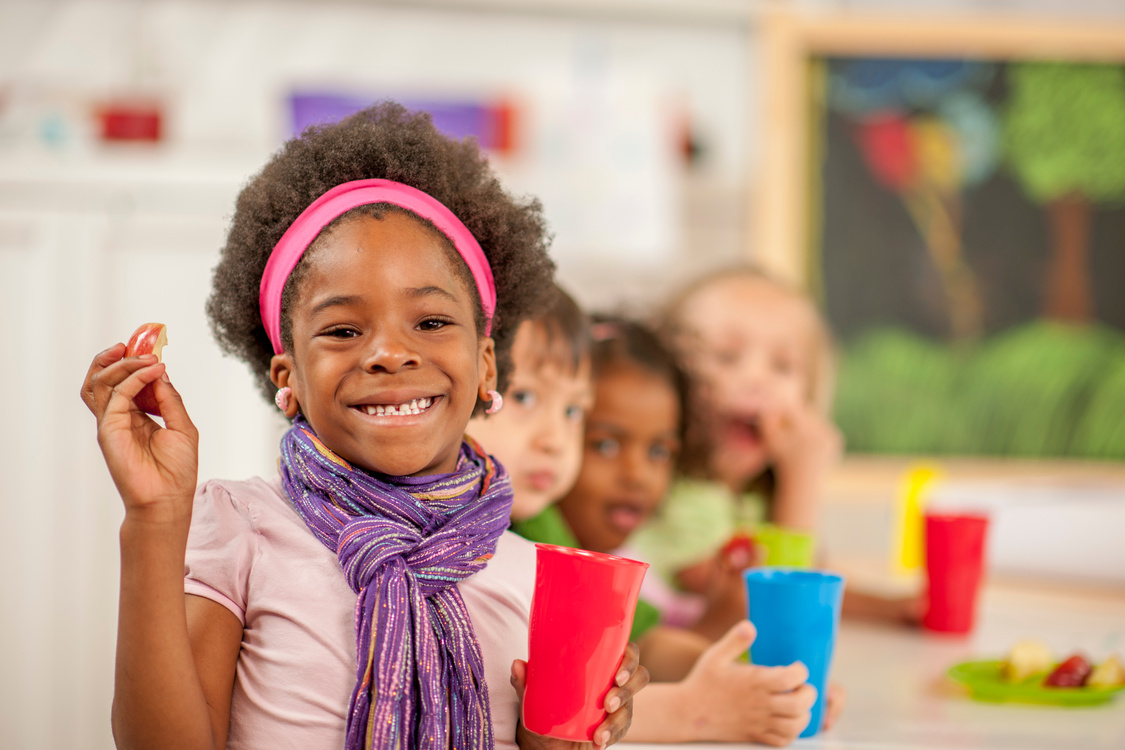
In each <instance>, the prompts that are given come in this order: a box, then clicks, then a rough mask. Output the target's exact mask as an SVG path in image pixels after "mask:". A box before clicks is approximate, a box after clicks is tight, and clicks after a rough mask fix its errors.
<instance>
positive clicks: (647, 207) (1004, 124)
mask: <svg viewBox="0 0 1125 750" xmlns="http://www.w3.org/2000/svg"><path fill="white" fill-rule="evenodd" d="M907 6H909V7H907ZM904 29H905V30H906V31H904ZM919 29H921V30H923V31H919ZM1056 42H1057V44H1056ZM1044 58H1046V59H1048V60H1049V61H1050V62H1051V63H1052V64H1055V67H1053V68H1052V67H1048V68H1047V69H1045V70H1044V69H1043V68H1042V66H1039V67H1036V65H1035V63H1036V62H1037V61H1040V60H1042V59H1044ZM1123 62H1125V5H1122V4H1121V3H1120V2H1119V0H1085V1H1084V2H1082V3H1074V2H1069V1H1068V0H924V1H919V2H913V3H909V4H906V3H900V2H893V0H883V1H882V2H879V1H875V0H870V1H847V0H835V1H833V0H804V1H802V0H792V1H791V2H765V1H761V2H755V1H754V0H416V1H415V2H406V1H400V2H379V1H378V0H334V1H330V2H313V1H312V0H305V1H301V0H285V1H282V0H277V1H275V2H266V1H264V0H26V1H21V0H0V321H2V325H0V351H3V352H4V353H5V354H6V355H7V357H8V359H7V364H6V365H5V366H4V367H3V368H0V386H2V388H3V392H5V393H8V394H9V397H8V401H7V403H6V408H5V412H4V416H5V419H4V427H5V429H3V431H2V435H0V461H2V464H0V467H2V468H0V500H2V503H3V505H2V507H3V510H4V514H5V521H6V522H5V523H4V524H3V525H2V530H0V566H2V567H0V569H2V570H3V575H0V601H2V602H3V622H2V629H0V643H2V644H3V645H2V646H0V733H2V734H3V736H4V740H3V744H4V746H5V747H13V748H27V749H29V750H30V749H38V748H62V747H77V748H108V747H112V739H111V737H110V734H109V728H108V715H109V701H110V696H111V691H112V664H113V648H114V647H113V644H114V629H115V618H116V612H115V609H116V587H117V571H118V565H117V540H116V531H117V528H118V525H119V524H120V520H121V510H120V501H119V500H118V499H117V497H116V494H115V492H114V490H113V487H112V484H111V483H110V481H109V478H108V475H107V473H106V471H105V469H104V465H103V464H102V461H101V456H100V453H99V452H98V450H97V445H96V442H95V439H94V425H93V420H92V418H90V416H89V415H88V414H87V413H86V412H85V409H84V407H83V406H82V404H81V402H80V401H79V398H78V388H79V385H80V384H81V381H82V377H83V375H84V373H85V370H86V367H87V366H88V364H89V361H90V359H91V358H92V356H93V354H94V353H95V352H97V351H99V350H101V349H103V348H105V347H106V346H109V345H110V344H112V343H113V342H115V341H119V340H123V339H124V338H125V337H127V336H128V335H129V333H130V332H131V331H132V330H133V329H134V328H135V327H136V326H137V325H138V324H139V323H141V322H144V321H148V320H155V321H160V322H163V323H166V324H167V325H168V327H169V339H170V344H169V347H168V349H167V350H166V352H165V360H166V361H167V362H168V365H169V368H170V371H171V373H172V375H173V377H174V378H175V381H176V383H177V386H178V387H179V388H180V390H181V392H182V393H183V394H184V397H185V400H186V401H187V403H188V405H189V408H190V409H191V412H192V415H193V417H194V418H195V420H196V422H197V424H198V425H199V427H200V430H201V434H202V439H201V446H200V450H201V461H200V474H201V476H202V477H210V476H223V477H232V478H241V477H245V476H249V475H253V474H268V473H271V472H272V471H274V466H275V460H276V444H277V443H276V439H277V436H278V435H279V434H280V432H281V430H282V428H283V425H282V423H281V420H280V418H279V417H278V416H277V415H276V412H274V410H273V409H272V408H271V407H269V406H268V405H267V404H265V403H264V402H263V401H262V400H261V398H260V396H258V395H257V393H256V392H255V391H254V389H253V388H252V386H251V382H250V378H249V375H248V373H247V372H245V371H244V368H243V367H242V366H241V365H240V364H238V363H235V362H231V361H228V360H225V359H223V358H222V357H221V356H220V355H219V353H218V351H217V349H216V347H215V346H214V344H213V343H212V342H211V339H210V333H209V331H208V329H207V325H206V321H205V319H204V317H203V312H202V310H203V303H204V300H205V298H206V296H207V294H208V286H209V279H210V269H211V267H212V266H213V264H214V262H215V260H216V257H217V251H218V248H219V247H220V246H221V245H222V243H223V238H224V233H225V230H226V227H227V225H228V222H229V220H230V216H231V212H232V209H233V204H234V199H235V197H236V195H237V193H238V191H239V189H240V188H241V186H242V185H244V184H245V182H246V181H247V180H248V178H249V177H250V176H251V175H253V174H254V173H255V172H256V171H257V170H258V169H259V168H260V167H261V165H262V164H263V163H264V161H265V160H266V159H267V158H268V156H269V155H270V154H271V153H272V152H273V151H275V150H276V149H277V148H278V147H279V146H280V144H281V143H282V142H283V141H284V140H285V139H287V138H289V137H291V136H292V135H294V134H295V133H297V132H299V131H300V129H301V128H302V127H304V126H306V125H308V124H310V123H313V122H320V121H325V120H328V119H334V118H337V117H340V116H342V115H344V114H347V113H348V112H351V111H354V110H355V109H358V108H359V107H361V106H364V105H365V104H366V103H369V102H371V101H374V100H379V99H384V98H393V99H397V100H400V101H403V102H404V103H406V104H407V105H408V106H411V107H414V108H418V109H425V110H427V111H430V112H431V113H433V115H434V118H435V122H436V123H437V124H438V126H439V127H441V128H442V129H443V130H445V131H446V132H447V133H449V134H451V135H455V136H464V135H471V136H475V137H476V138H478V140H479V141H480V142H481V144H482V145H483V146H485V147H486V149H487V150H488V151H489V153H490V156H491V158H492V161H493V164H494V165H495V167H496V169H497V171H498V172H499V173H500V174H501V176H502V179H503V181H504V182H505V184H506V185H507V186H508V187H509V188H510V189H511V190H512V191H513V192H515V193H520V194H532V195H536V196H538V197H539V198H540V199H541V200H542V201H543V204H544V208H545V212H546V216H547V218H548V221H549V223H550V225H551V227H552V230H553V232H554V234H555V241H554V245H553V247H554V255H555V258H556V261H557V262H558V265H559V271H560V278H561V280H562V282H563V283H564V284H565V285H566V286H567V287H568V288H569V289H570V290H571V291H572V292H574V294H575V296H576V297H577V298H578V299H579V300H580V301H581V302H582V303H584V304H585V305H587V306H588V307H590V308H593V309H599V308H600V309H605V308H620V307H625V308H626V309H628V310H631V311H635V312H640V313H644V312H646V311H648V310H650V309H652V308H653V307H654V306H656V305H658V304H659V303H660V302H661V300H662V299H663V298H664V296H665V295H666V294H667V292H668V291H669V290H671V289H673V288H676V287H678V286H679V285H680V284H682V283H684V282H685V281H686V280H688V279H690V278H692V277H694V276H696V275H698V274H700V273H702V272H704V271H706V270H708V269H710V268H714V267H718V266H722V265H727V264H730V263H733V262H736V261H742V260H751V261H754V262H757V263H759V264H761V265H763V266H765V267H766V268H768V269H769V270H770V271H772V272H773V273H775V274H777V275H778V276H781V277H783V278H786V279H789V280H791V281H793V282H796V283H798V284H801V285H802V286H805V287H807V288H808V289H810V291H812V293H813V294H814V295H816V297H817V299H818V300H819V301H820V302H821V303H822V305H823V308H824V310H825V312H826V315H827V317H828V319H829V322H830V324H831V325H832V327H833V329H834V330H835V332H836V333H837V335H838V337H839V339H840V346H841V367H840V382H839V396H838V399H837V405H836V418H837V420H838V421H839V423H840V425H841V428H842V429H843V431H844V433H845V435H846V437H847V439H848V444H849V446H850V453H849V458H848V461H847V462H846V465H845V468H844V470H843V471H842V473H841V476H840V477H839V479H838V481H837V483H836V485H835V493H836V494H835V495H834V497H835V498H836V504H835V505H834V506H832V508H831V512H830V513H829V514H828V521H829V523H830V525H831V529H826V535H827V536H828V537H829V539H830V542H832V543H833V544H835V545H836V548H837V549H840V548H843V549H844V550H845V551H853V552H855V553H856V554H860V555H862V554H868V555H869V556H872V557H875V558H878V557H880V556H881V555H884V552H885V549H886V547H887V545H888V538H889V537H890V535H891V530H890V526H891V523H892V521H891V520H890V519H891V518H892V514H891V512H890V510H889V508H891V506H892V504H893V502H894V495H895V493H896V492H897V484H896V482H897V481H898V478H899V477H900V476H901V474H902V472H904V471H907V470H909V468H910V467H911V466H912V465H913V462H915V461H917V460H919V459H921V458H925V459H927V460H931V461H933V460H937V461H942V462H944V463H943V465H948V466H951V467H954V470H953V471H952V474H954V475H956V476H960V477H964V478H966V480H972V481H973V482H979V481H994V482H1007V481H1008V480H1009V478H1010V477H1012V476H1016V475H1018V477H1019V478H1020V481H1027V479H1026V477H1028V476H1032V477H1034V476H1038V474H1037V472H1047V473H1049V474H1050V475H1051V476H1052V477H1055V478H1056V481H1055V485H1052V486H1056V487H1058V488H1059V489H1058V492H1055V493H1054V494H1051V492H1050V491H1046V492H1047V494H1046V495H1045V496H1044V497H1040V498H1039V499H1038V500H1037V506H1036V507H1037V508H1039V512H1040V516H1042V512H1041V511H1042V509H1043V508H1044V507H1053V506H1051V503H1052V502H1054V501H1057V500H1058V497H1059V495H1061V494H1066V493H1070V495H1072V496H1073V494H1074V491H1073V487H1074V486H1075V483H1076V482H1077V483H1079V484H1081V483H1086V484H1090V483H1093V484H1096V492H1092V494H1090V495H1089V498H1088V499H1089V502H1088V503H1086V504H1085V505H1082V508H1081V512H1082V513H1083V514H1084V515H1082V517H1081V519H1079V520H1077V521H1075V520H1073V519H1070V520H1069V521H1066V522H1064V523H1063V524H1062V525H1063V526H1066V525H1067V524H1068V523H1069V524H1070V526H1072V527H1073V528H1076V529H1079V531H1076V532H1075V533H1074V534H1073V535H1072V536H1071V537H1069V539H1070V543H1071V544H1072V546H1071V548H1069V549H1072V550H1073V549H1074V548H1082V549H1084V550H1085V554H1086V555H1087V557H1088V558H1089V559H1094V558H1096V559H1098V560H1100V561H1101V562H1100V563H1097V564H1095V563H1090V562H1088V560H1087V558H1083V559H1082V560H1080V561H1079V564H1077V565H1071V566H1070V568H1069V569H1067V570H1061V569H1060V568H1059V567H1058V566H1057V565H1055V567H1054V568H1052V567H1051V566H1052V565H1054V563H1053V562H1052V561H1051V560H1050V559H1048V560H1047V562H1046V563H1044V562H1043V555H1041V554H1032V553H1029V550H1032V551H1034V550H1036V549H1037V548H1038V551H1040V552H1041V551H1042V547H1041V542H1040V540H1041V539H1042V537H1040V536H1035V534H1042V533H1054V534H1056V535H1058V534H1059V533H1060V532H1059V531H1058V529H1059V528H1060V521H1059V518H1060V516H1058V515H1052V514H1051V513H1054V511H1052V512H1051V513H1048V514H1047V516H1046V517H1045V518H1044V517H1040V516H1037V517H1036V519H1034V520H1031V521H1026V520H1025V521H1024V522H1021V523H1024V524H1025V525H1024V526H1018V527H1013V526H1010V525H1009V526H1005V527H1003V528H1012V529H1015V531H1013V532H1012V533H1008V535H1007V536H1006V537H1003V536H1002V537H1001V538H1002V539H1009V541H1008V542H1005V544H1007V545H1008V547H1007V548H1005V547H1004V544H1000V545H998V548H999V549H1001V550H1004V549H1008V557H1007V558H1005V559H1006V560H1008V562H1009V567H1010V568H1012V569H1018V568H1019V567H1020V564H1022V565H1024V569H1025V570H1028V569H1032V570H1042V569H1046V570H1047V571H1048V572H1052V571H1053V572H1060V570H1061V572H1063V573H1067V574H1069V575H1072V576H1077V577H1082V576H1085V577H1086V578H1088V579H1097V580H1100V581H1101V582H1102V583H1105V582H1107V581H1108V585H1109V586H1110V588H1108V589H1107V591H1108V592H1110V593H1109V595H1113V596H1121V595H1122V588H1121V587H1122V586H1123V585H1125V559H1123V558H1122V557H1121V554H1122V553H1121V551H1120V550H1119V549H1117V550H1114V549H1111V548H1113V547H1115V546H1117V547H1119V546H1120V545H1115V542H1114V540H1112V537H1111V536H1110V535H1111V534H1112V530H1113V529H1118V530H1119V529H1121V528H1125V517H1123V516H1122V515H1121V514H1122V512H1123V509H1125V495H1123V493H1122V491H1121V489H1120V488H1121V486H1122V483H1123V482H1125V480H1123V479H1122V477H1123V476H1125V471H1123V470H1122V466H1121V462H1122V459H1125V333H1123V331H1125V302H1123V299H1125V297H1123V296H1122V295H1121V292H1120V290H1121V288H1122V286H1123V283H1125V210H1123V209H1122V205H1123V203H1125V173H1122V170H1125V70H1123V68H1122V63H1123ZM1037 75H1038V76H1039V78H1036V76H1037ZM1044 81H1045V82H1044ZM1052 87H1053V88H1052ZM1021 92H1023V93H1021ZM1059 92H1061V93H1059ZM1020 97H1023V98H1020ZM1018 102H1030V104H1019V106H1017V103H1018ZM1044 102H1046V104H1043V103H1044ZM1076 102H1077V103H1076ZM1036 103H1039V105H1040V109H1044V108H1045V112H1046V114H1044V112H1043V111H1038V110H1037V109H1036ZM1064 111H1065V112H1071V113H1072V114H1073V113H1074V112H1077V116H1076V117H1075V118H1074V119H1077V120H1078V121H1079V124H1082V123H1094V128H1093V131H1092V132H1090V131H1089V129H1086V130H1082V129H1081V128H1079V131H1073V132H1072V131H1067V130H1066V128H1067V127H1078V126H1072V125H1067V124H1065V123H1060V122H1058V118H1057V117H1056V114H1055V113H1058V112H1064ZM1043 121H1046V122H1047V123H1048V125H1047V126H1046V130H1047V131H1050V132H1049V133H1048V134H1047V135H1044V136H1040V135H1036V134H1037V133H1038V132H1039V131H1037V130H1036V127H1039V126H1038V125H1037V123H1041V122H1043ZM1027 123H1030V124H1027ZM1059 131H1061V135H1060V132H1059ZM1028 132H1030V133H1032V136H1027V135H1026V134H1027V133H1028ZM1075 133H1077V134H1075ZM1048 136H1051V137H1054V142H1059V143H1063V144H1064V145H1065V144H1069V145H1073V144H1075V143H1078V144H1079V146H1080V148H1078V151H1079V152H1081V153H1080V154H1079V155H1078V156H1076V155H1074V154H1073V153H1070V152H1065V151H1064V152H1062V153H1061V155H1058V156H1054V157H1052V158H1051V159H1048V160H1047V162H1048V163H1047V164H1046V165H1043V164H1039V163H1038V162H1035V159H1034V157H1035V155H1036V154H1042V153H1046V152H1050V153H1055V152H1053V151H1050V149H1051V146H1050V142H1051V138H1050V137H1048ZM1040 137H1042V138H1046V139H1047V140H1046V141H1039V140H1035V138H1040ZM1028 138H1031V140H1030V141H1028ZM1021 139H1023V140H1021ZM1044 144H1046V145H1044ZM1027 154H1030V156H1028V155H1027ZM1076 163H1077V166H1075V164H1076ZM1060 165H1062V166H1060ZM1107 165H1108V166H1107ZM1067 170H1070V171H1069V172H1068V171H1067ZM1060 174H1061V176H1060ZM1075 174H1078V175H1079V176H1075ZM1044 175H1046V176H1044ZM1087 177H1089V179H1086V178H1087ZM1060 222H1061V223H1060ZM1075 233H1077V234H1075ZM1060 278H1061V279H1063V281H1064V282H1065V283H1063V284H1062V285H1061V287H1059V284H1057V283H1055V284H1054V285H1053V286H1052V281H1051V280H1052V279H1053V280H1055V281H1056V282H1057V281H1058V280H1059V279H1060ZM966 456H970V457H971V458H965V457H966ZM958 467H959V468H958ZM1013 467H1014V468H1013ZM958 471H959V472H960V473H959V474H958ZM1059 477H1062V480H1059V479H1058V478H1059ZM1036 486H1037V487H1039V488H1042V487H1043V486H1044V484H1043V483H1039V484H1037V485H1036ZM998 494H1003V493H998ZM1008 494H1009V495H1011V494H1013V493H1012V492H1009V493H1008ZM1014 494H1015V495H1018V494H1019V492H1018V491H1017V492H1015V493H1014ZM998 502H999V501H998ZM1090 503H1093V505H1091V504H1090ZM1077 505H1080V504H1079V503H1071V506H1074V507H1077ZM1115 514H1116V515H1115ZM1110 521H1112V523H1111V522H1110ZM1075 524H1077V525H1076V526H1075ZM1115 524H1116V525H1115ZM833 529H834V530H835V531H833ZM1028 529H1031V531H1029V530H1028ZM841 530H846V531H841ZM853 531H854V532H855V533H852V532H853ZM833 534H835V536H836V537H839V539H838V541H837V540H835V537H833ZM1098 534H1101V535H1102V536H1097V535H1098ZM1011 539H1015V540H1016V542H1019V541H1020V540H1022V541H1023V544H1022V546H1020V545H1019V544H1016V542H1013V541H1010V540H1011ZM1092 539H1093V540H1094V541H1093V542H1092V541H1091V540H1092ZM1028 542H1030V543H1028ZM848 544H851V545H852V547H850V548H849V547H848ZM1013 545H1015V546H1013ZM830 546H831V545H830ZM1057 546H1058V545H1056V547H1057ZM1016 547H1019V549H1016ZM1107 554H1109V555H1110V556H1109V557H1106V555H1107ZM1113 554H1116V555H1117V557H1113V556H1112V555H1113ZM1021 555H1022V557H1021ZM1068 555H1069V557H1068V559H1069V560H1070V561H1071V562H1073V560H1074V556H1073V554H1072V553H1068ZM1091 556H1092V557H1091ZM1048 557H1049V556H1048ZM1107 560H1108V562H1106V561H1107ZM1035 565H1039V568H1035ZM1044 565H1046V568H1044Z"/></svg>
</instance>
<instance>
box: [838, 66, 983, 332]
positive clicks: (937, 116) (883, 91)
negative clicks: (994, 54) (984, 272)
mask: <svg viewBox="0 0 1125 750" xmlns="http://www.w3.org/2000/svg"><path fill="white" fill-rule="evenodd" d="M993 71H994V66H992V65H986V64H983V63H979V62H967V61H956V60H952V61H950V60H891V59H856V60H845V61H841V62H840V63H839V64H838V65H837V66H835V67H834V70H833V76H832V82H831V89H830V92H829V101H830V104H831V106H832V107H833V108H834V109H835V110H836V111H838V112H840V113H841V114H842V115H844V116H845V117H846V118H847V119H848V120H849V121H850V122H851V123H852V124H853V127H854V134H855V140H856V142H857V145H858V146H859V151H860V154H861V155H862V156H863V159H864V162H865V163H866V165H867V168H868V170H869V171H870V173H871V175H872V176H873V177H874V178H875V180H876V181H877V182H878V183H879V184H880V185H882V187H884V188H885V189H887V190H889V191H891V192H892V193H894V194H895V195H896V196H898V198H899V199H900V200H901V201H902V205H903V207H904V208H905V209H906V211H907V213H908V214H909V216H910V218H911V220H912V222H913V223H914V225H915V227H916V228H917V230H918V234H919V235H920V237H921V238H922V240H923V242H924V244H925V248H926V252H927V253H928V255H929V258H930V261H931V263H932V265H933V268H934V270H935V271H936V272H937V278H938V280H939V281H940V283H941V286H942V289H943V291H944V292H945V298H946V306H947V310H948V316H949V323H950V334H951V338H952V339H953V340H954V341H956V342H959V343H971V342H973V341H975V340H977V339H978V338H979V337H980V335H981V333H982V331H983V315H984V306H983V300H982V299H981V292H980V288H979V284H978V283H977V279H976V276H975V274H974V272H973V269H972V268H971V267H970V266H969V264H968V262H967V260H966V258H965V253H964V242H963V239H962V215H963V213H964V210H963V206H964V198H965V194H966V192H967V191H969V190H971V189H972V188H974V187H975V186H977V185H979V184H981V183H982V182H984V180H985V179H987V178H988V177H989V176H990V175H991V174H992V172H993V170H994V169H995V167H996V164H997V161H998V156H999V154H998V141H999V136H998V134H997V132H996V131H997V130H998V126H997V124H996V123H995V118H994V116H993V114H992V111H991V109H990V108H989V107H988V106H987V105H986V104H985V103H984V101H983V100H982V98H981V89H983V88H984V87H985V86H986V85H987V84H988V82H989V81H990V80H991V79H992V76H993Z"/></svg>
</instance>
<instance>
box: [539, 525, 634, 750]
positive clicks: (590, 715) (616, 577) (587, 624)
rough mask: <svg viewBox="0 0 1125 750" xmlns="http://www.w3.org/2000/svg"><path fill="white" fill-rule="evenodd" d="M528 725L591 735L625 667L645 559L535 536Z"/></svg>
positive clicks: (559, 733)
mask: <svg viewBox="0 0 1125 750" xmlns="http://www.w3.org/2000/svg"><path fill="white" fill-rule="evenodd" d="M535 547H536V565H535V594H534V596H533V597H532V600H531V622H530V625H529V632H528V659H527V690H526V691H525V692H524V696H523V725H524V726H525V727H527V728H528V729H529V730H531V731H532V732H535V733H536V734H541V735H544V736H547V737H554V738H556V739H560V740H572V741H574V742H591V741H593V739H594V730H595V729H597V728H598V726H599V725H600V724H601V723H602V722H603V721H605V717H606V712H605V696H606V693H608V692H609V689H610V688H611V687H613V679H614V677H615V676H616V675H617V670H618V669H620V667H621V656H622V654H624V653H625V646H626V644H627V643H628V642H629V631H630V630H631V629H632V627H633V611H634V610H635V609H636V606H637V595H638V594H639V593H640V590H641V581H642V580H643V579H644V576H645V570H647V569H648V563H642V562H637V561H636V560H629V559H628V558H624V557H617V556H616V555H603V554H600V553H598V552H588V551H586V550H580V549H570V548H569V547H556V546H555V545H552V544H536V545H535Z"/></svg>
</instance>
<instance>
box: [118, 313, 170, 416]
mask: <svg viewBox="0 0 1125 750" xmlns="http://www.w3.org/2000/svg"><path fill="white" fill-rule="evenodd" d="M167 343H168V327H167V326H165V325H164V324H163V323H145V324H144V325H142V326H141V327H140V328H138V329H137V330H135V331H133V335H132V336H130V337H129V342H128V343H127V344H125V356H126V357H140V356H143V355H145V354H155V355H156V361H157V362H159V361H160V355H161V352H163V351H164V345H165V344H167ZM133 403H134V404H136V405H137V408H138V409H140V410H141V411H143V412H145V413H147V414H155V415H156V416H158V417H159V416H160V406H159V405H158V404H157V403H156V394H155V393H154V392H153V390H152V384H151V383H149V384H148V385H146V386H145V387H144V388H142V389H141V392H140V393H138V394H137V397H136V398H135V399H133Z"/></svg>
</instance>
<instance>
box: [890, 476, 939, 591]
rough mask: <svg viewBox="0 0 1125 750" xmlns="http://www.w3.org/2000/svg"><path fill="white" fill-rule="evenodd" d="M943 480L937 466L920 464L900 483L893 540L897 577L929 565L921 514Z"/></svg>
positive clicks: (893, 568)
mask: <svg viewBox="0 0 1125 750" xmlns="http://www.w3.org/2000/svg"><path fill="white" fill-rule="evenodd" d="M940 478H941V470H940V469H938V468H937V467H936V466H931V465H918V466H912V467H911V468H910V469H908V470H907V472H906V474H905V475H904V476H903V478H902V481H901V483H900V484H899V492H898V496H897V497H896V498H895V514H894V526H893V528H892V534H893V538H892V540H891V572H892V573H894V574H895V575H897V576H908V575H910V574H912V573H914V572H915V571H917V570H918V569H920V568H921V567H922V566H923V565H924V564H925V562H926V550H925V546H924V541H925V540H924V539H923V537H922V513H923V512H924V511H925V507H926V500H927V499H928V498H929V495H930V492H931V491H932V489H933V487H934V484H935V482H937V481H938V480H939V479H940Z"/></svg>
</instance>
